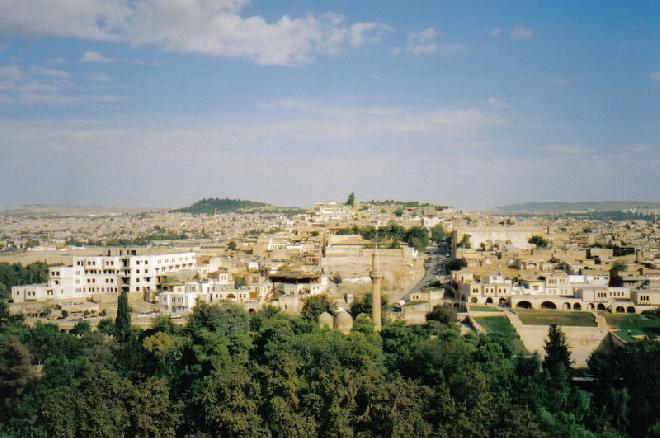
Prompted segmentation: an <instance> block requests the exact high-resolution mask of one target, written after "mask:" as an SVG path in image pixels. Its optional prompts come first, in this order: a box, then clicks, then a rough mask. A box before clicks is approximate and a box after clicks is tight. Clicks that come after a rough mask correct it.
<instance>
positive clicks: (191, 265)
mask: <svg viewBox="0 0 660 438" xmlns="http://www.w3.org/2000/svg"><path fill="white" fill-rule="evenodd" d="M196 266H197V263H196V260H195V254H194V253H192V252H186V253H171V254H150V253H149V251H148V250H144V249H131V248H129V249H109V250H107V252H106V253H105V255H101V256H86V257H74V259H73V263H72V264H71V265H70V266H56V267H51V268H49V269H48V282H47V283H44V284H32V285H26V286H14V287H12V292H11V295H12V299H13V301H14V302H23V301H42V300H48V299H59V298H75V297H90V296H92V295H95V294H99V293H108V292H110V293H118V292H121V291H126V292H150V291H156V290H157V289H158V286H159V285H160V283H161V281H162V279H163V278H164V277H165V276H167V275H168V274H173V273H177V272H182V271H186V270H193V269H195V268H196Z"/></svg>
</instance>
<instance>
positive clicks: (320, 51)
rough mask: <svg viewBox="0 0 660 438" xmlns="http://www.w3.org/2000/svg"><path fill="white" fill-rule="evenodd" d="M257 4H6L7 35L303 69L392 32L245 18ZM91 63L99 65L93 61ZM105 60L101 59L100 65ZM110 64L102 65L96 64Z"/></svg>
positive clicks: (337, 19)
mask: <svg viewBox="0 0 660 438" xmlns="http://www.w3.org/2000/svg"><path fill="white" fill-rule="evenodd" d="M248 3H249V0H188V1H185V2H183V1H180V0H142V1H137V2H136V1H133V0H3V1H0V17H2V19H0V31H2V32H5V33H7V32H9V33H19V34H28V35H40V36H61V37H75V38H83V39H92V40H101V41H123V42H128V43H130V44H136V45H142V44H155V45H159V46H161V47H164V48H165V49H167V50H171V51H178V52H196V53H202V54H207V55H218V56H230V57H238V58H245V59H249V60H251V61H253V62H255V63H257V64H267V65H297V64H302V63H306V62H310V61H311V60H313V59H314V58H315V57H316V56H319V55H333V54H336V53H338V52H340V51H341V49H342V48H343V47H345V46H347V45H350V46H354V47H359V46H361V45H363V44H364V43H369V42H377V41H379V40H380V39H381V38H382V35H383V34H384V33H385V32H388V31H390V30H391V28H390V27H388V26H385V25H383V24H379V23H374V22H364V23H363V22H357V23H352V24H351V23H347V22H346V19H345V18H344V17H343V16H341V15H338V14H333V13H327V14H321V15H314V14H308V15H305V16H302V17H290V16H288V15H283V16H282V17H280V18H279V19H278V20H275V21H272V22H269V21H266V19H264V18H263V17H261V16H258V15H253V16H247V17H244V16H242V15H241V12H242V11H243V9H244V8H245V7H246V6H247V4H248ZM91 56H92V58H90V62H95V61H94V57H93V55H91ZM97 59H100V58H97ZM96 62H102V61H96Z"/></svg>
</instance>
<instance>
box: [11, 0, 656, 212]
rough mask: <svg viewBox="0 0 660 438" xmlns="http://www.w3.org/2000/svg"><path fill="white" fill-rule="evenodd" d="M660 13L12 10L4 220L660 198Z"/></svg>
mask: <svg viewBox="0 0 660 438" xmlns="http://www.w3.org/2000/svg"><path fill="white" fill-rule="evenodd" d="M659 114H660V3H659V2H656V1H644V2H620V1H602V2H590V1H580V2H560V1H552V2H541V1H534V2H530V1H521V2H515V1H498V2H494V1H493V2H471V1H461V2H455V1H452V2H444V1H418V2H399V1H379V2H377V3H374V2H367V1H356V0H351V1H322V2H308V1H277V0H271V1H258V0H254V1H249V0H215V1H206V0H188V1H186V2H184V1H179V0H78V1H73V0H0V152H1V157H2V159H1V160H0V186H1V187H3V189H4V190H2V191H0V204H18V203H83V204H105V205H148V206H172V205H181V204H187V203H189V202H190V201H193V200H195V199H198V198H200V197H203V196H216V195H217V196H236V197H242V198H248V199H255V200H262V201H267V202H273V203H277V204H281V205H310V204H311V203H313V202H314V201H317V200H326V199H343V198H345V196H346V194H347V193H348V192H350V191H355V192H356V193H357V195H358V198H361V199H372V198H380V199H382V198H398V199H420V200H425V201H434V202H441V203H449V204H452V205H457V206H459V207H464V208H485V207H492V206H497V205H502V204H506V203H512V202H522V201H543V200H548V201H550V200H552V201H555V200H556V201H586V200H606V199H607V200H611V199H628V200H649V201H650V200H656V201H657V200H660V170H659V169H660V116H659Z"/></svg>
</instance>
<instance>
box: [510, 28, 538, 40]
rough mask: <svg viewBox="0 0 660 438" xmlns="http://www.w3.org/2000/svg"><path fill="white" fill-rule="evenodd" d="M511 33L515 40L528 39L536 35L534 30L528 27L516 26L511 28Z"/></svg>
mask: <svg viewBox="0 0 660 438" xmlns="http://www.w3.org/2000/svg"><path fill="white" fill-rule="evenodd" d="M510 35H511V38H513V39H514V40H528V39H530V38H532V37H533V36H534V31H533V30H532V29H529V28H527V27H523V26H515V27H514V28H513V29H511V34H510Z"/></svg>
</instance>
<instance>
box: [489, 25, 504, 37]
mask: <svg viewBox="0 0 660 438" xmlns="http://www.w3.org/2000/svg"><path fill="white" fill-rule="evenodd" d="M502 30H504V29H502V28H501V27H494V28H492V29H491V30H489V31H488V36H490V37H496V36H498V35H499V34H501V33H502Z"/></svg>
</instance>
